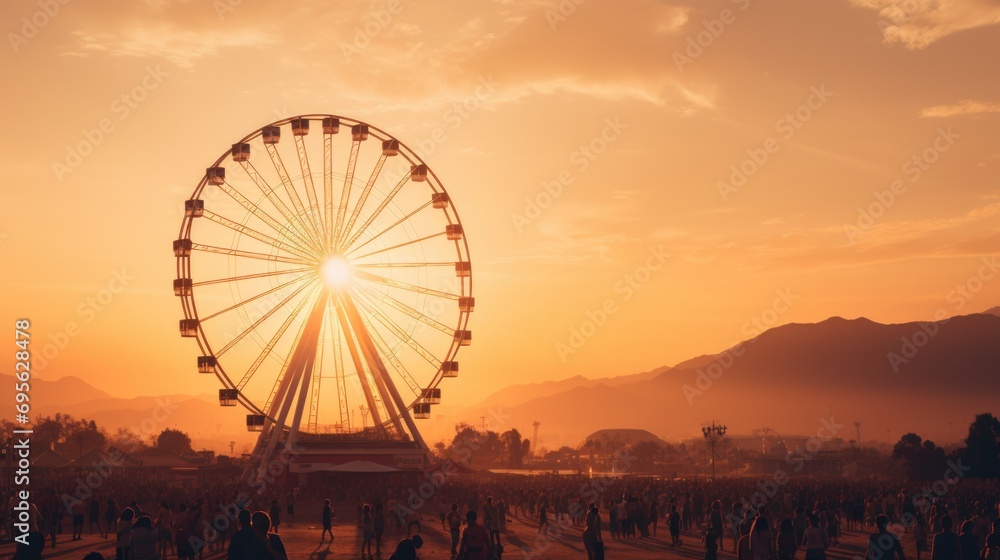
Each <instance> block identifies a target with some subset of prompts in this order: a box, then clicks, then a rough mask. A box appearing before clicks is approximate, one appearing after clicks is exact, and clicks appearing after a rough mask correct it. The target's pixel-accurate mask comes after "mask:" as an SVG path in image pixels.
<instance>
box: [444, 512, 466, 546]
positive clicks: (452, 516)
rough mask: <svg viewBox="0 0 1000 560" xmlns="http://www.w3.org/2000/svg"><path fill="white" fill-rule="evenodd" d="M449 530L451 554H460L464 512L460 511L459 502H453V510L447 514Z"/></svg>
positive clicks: (446, 519)
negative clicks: (459, 547)
mask: <svg viewBox="0 0 1000 560" xmlns="http://www.w3.org/2000/svg"><path fill="white" fill-rule="evenodd" d="M445 521H446V522H447V523H448V532H450V533H451V555H452V556H455V555H456V554H458V538H459V536H460V535H461V532H462V514H461V513H458V504H451V511H449V512H448V515H446V516H445Z"/></svg>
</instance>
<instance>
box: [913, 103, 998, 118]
mask: <svg viewBox="0 0 1000 560" xmlns="http://www.w3.org/2000/svg"><path fill="white" fill-rule="evenodd" d="M983 113H1000V103H991V102H988V101H975V100H972V99H966V100H965V101H961V102H959V103H952V104H951V105H935V106H934V107H926V108H924V109H921V110H920V116H921V117H924V118H945V117H954V116H956V115H981V114H983Z"/></svg>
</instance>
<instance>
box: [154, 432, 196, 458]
mask: <svg viewBox="0 0 1000 560" xmlns="http://www.w3.org/2000/svg"><path fill="white" fill-rule="evenodd" d="M156 449H157V451H160V452H161V453H169V454H172V455H185V454H188V453H193V452H194V450H193V449H191V437H190V436H188V435H187V434H185V433H184V432H182V431H180V430H173V429H171V428H167V429H165V430H163V431H162V432H160V435H158V436H156Z"/></svg>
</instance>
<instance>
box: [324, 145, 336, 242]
mask: <svg viewBox="0 0 1000 560" xmlns="http://www.w3.org/2000/svg"><path fill="white" fill-rule="evenodd" d="M323 229H324V233H326V239H324V241H325V242H326V243H325V246H326V247H328V248H332V247H333V233H334V232H333V134H332V133H329V134H328V133H327V132H326V131H325V130H324V131H323Z"/></svg>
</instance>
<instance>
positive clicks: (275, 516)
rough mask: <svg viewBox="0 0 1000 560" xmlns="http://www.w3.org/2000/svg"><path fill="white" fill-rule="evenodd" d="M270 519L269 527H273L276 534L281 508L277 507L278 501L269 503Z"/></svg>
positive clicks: (279, 524) (279, 523)
mask: <svg viewBox="0 0 1000 560" xmlns="http://www.w3.org/2000/svg"><path fill="white" fill-rule="evenodd" d="M268 513H269V514H270V518H271V526H272V527H274V532H275V533H277V532H278V527H280V526H281V506H279V505H278V500H272V501H271V511H270V512H268Z"/></svg>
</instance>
